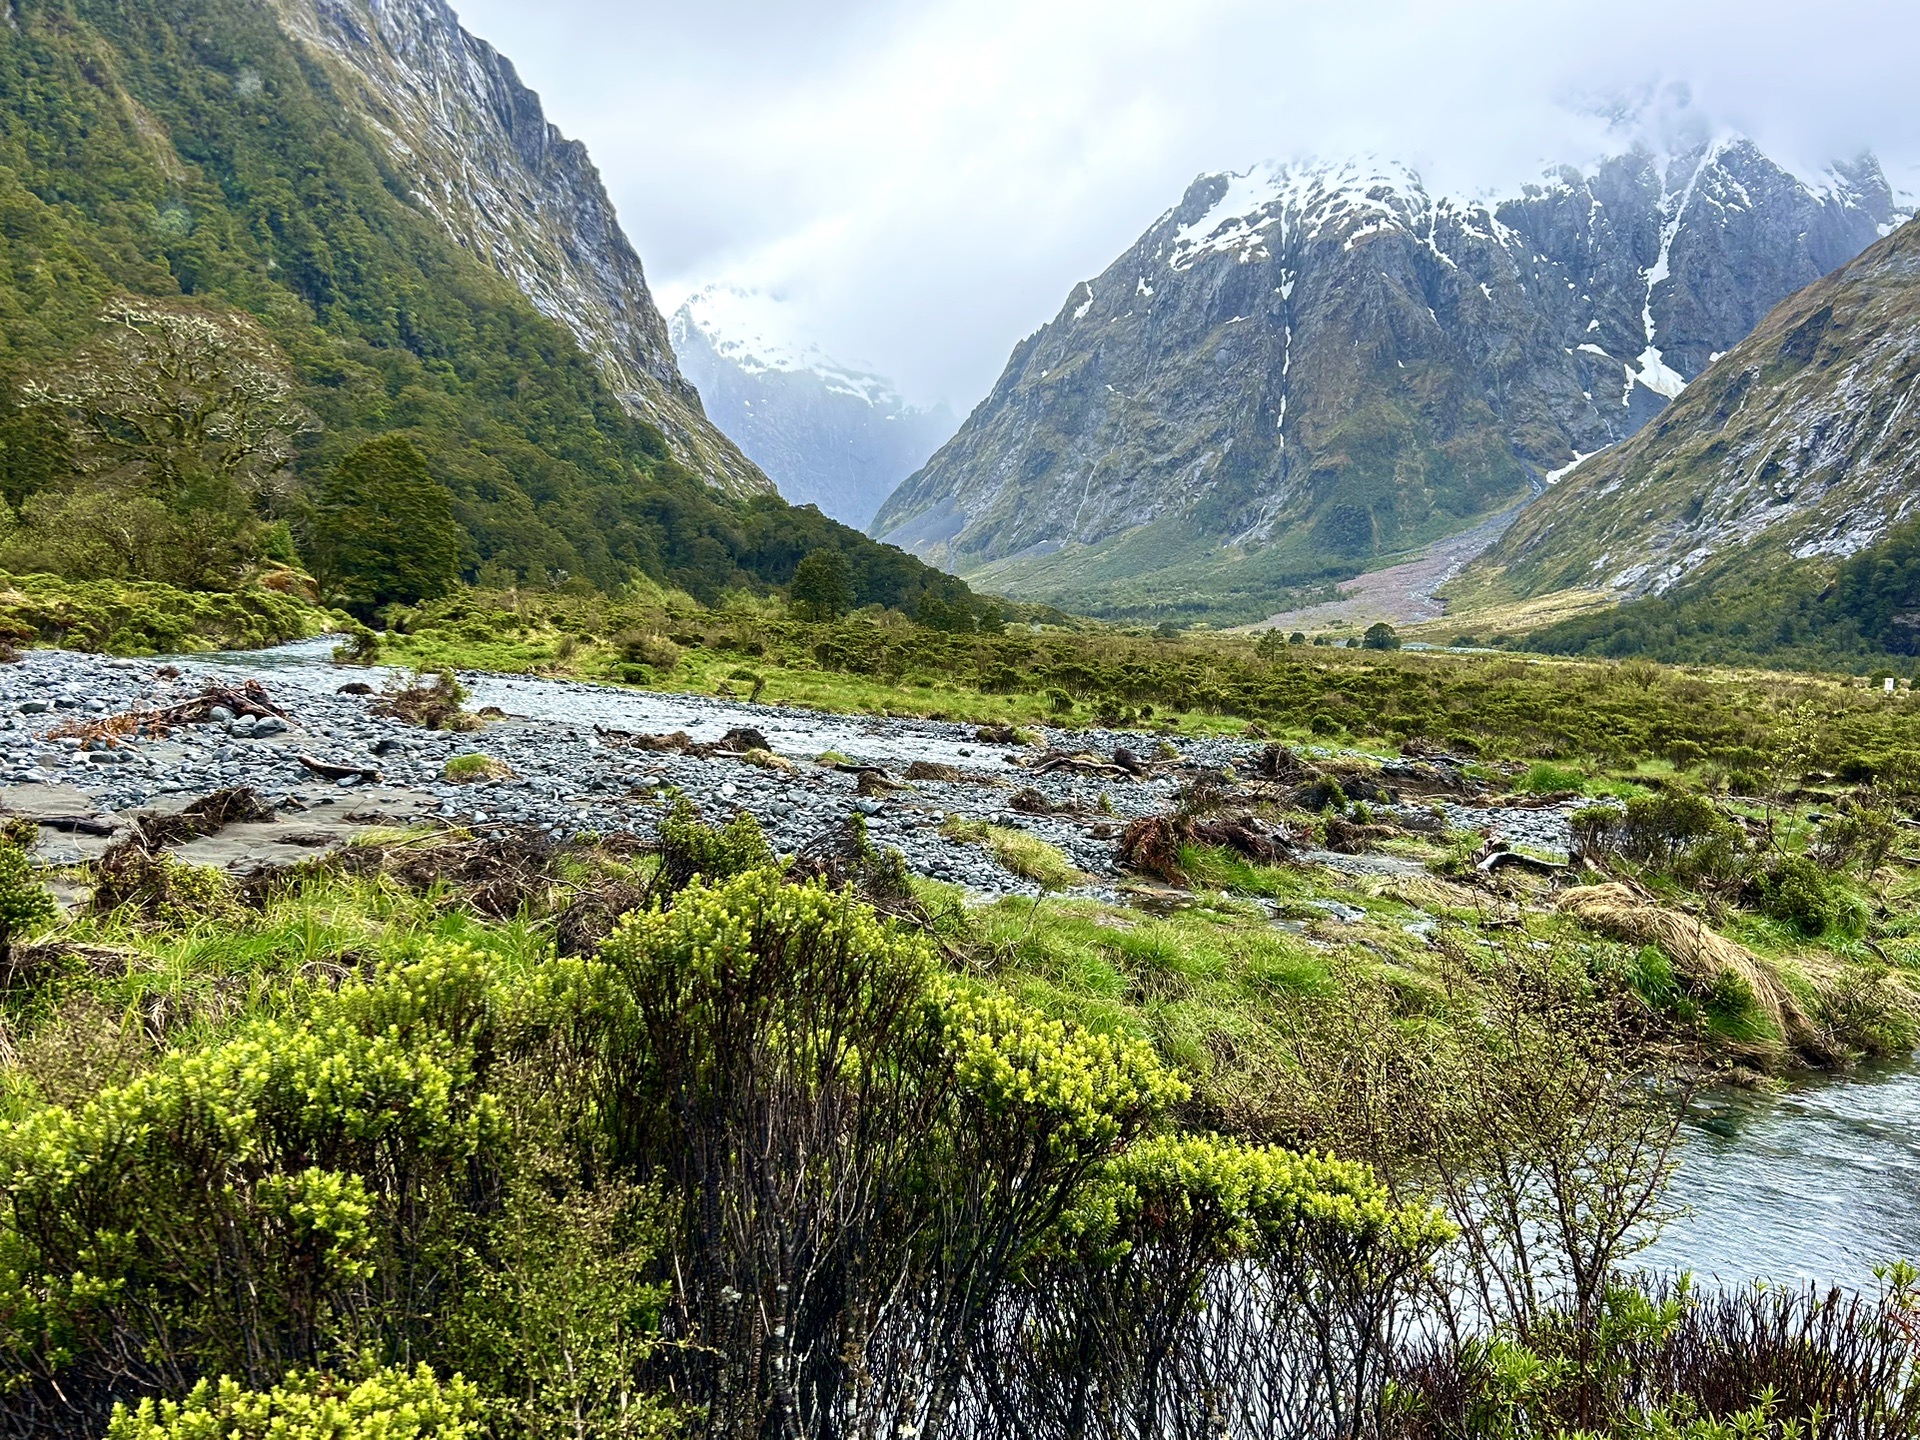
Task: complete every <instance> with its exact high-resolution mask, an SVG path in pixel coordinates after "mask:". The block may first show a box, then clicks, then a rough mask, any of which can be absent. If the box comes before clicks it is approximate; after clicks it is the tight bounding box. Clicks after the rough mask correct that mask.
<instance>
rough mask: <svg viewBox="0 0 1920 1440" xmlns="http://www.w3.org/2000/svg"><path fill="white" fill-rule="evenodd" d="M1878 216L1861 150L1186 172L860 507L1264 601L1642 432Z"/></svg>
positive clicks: (938, 536) (954, 553)
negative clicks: (1774, 157) (942, 439)
mask: <svg viewBox="0 0 1920 1440" xmlns="http://www.w3.org/2000/svg"><path fill="white" fill-rule="evenodd" d="M1897 218H1898V213H1897V210H1896V207H1895V204H1894V200H1893V196H1892V194H1891V192H1890V190H1889V188H1888V185H1887V183H1886V180H1885V178H1884V176H1883V175H1882V174H1881V172H1880V169H1879V166H1878V165H1877V164H1876V163H1875V162H1874V161H1872V160H1871V159H1868V158H1863V159H1861V160H1859V161H1856V162H1853V163H1851V164H1847V165H1840V166H1836V167H1834V168H1833V169H1832V170H1831V171H1830V172H1829V174H1828V175H1827V176H1826V177H1825V180H1824V182H1823V183H1822V184H1821V185H1818V186H1815V185H1810V184H1808V183H1806V182H1804V181H1802V180H1800V179H1799V178H1797V177H1795V176H1794V175H1792V174H1791V173H1789V172H1788V171H1786V170H1785V169H1783V168H1782V167H1781V166H1779V165H1777V164H1775V163H1774V162H1773V161H1771V160H1769V159H1768V158H1767V157H1766V156H1765V155H1764V154H1762V153H1761V152H1760V150H1759V149H1758V148H1757V147H1755V146H1754V145H1753V144H1752V143H1751V142H1749V141H1746V140H1742V139H1737V138H1736V139H1723V140H1719V141H1715V142H1713V143H1711V144H1706V145H1703V146H1701V147H1699V148H1697V149H1695V150H1693V151H1691V152H1689V153H1687V154H1681V155H1672V156H1655V155H1653V154H1651V153H1649V152H1647V151H1645V150H1635V151H1633V152H1631V153H1628V154H1624V155H1620V156H1615V157H1613V158H1610V159H1608V160H1606V161H1604V162H1602V163H1600V164H1599V165H1597V166H1595V167H1592V168H1590V169H1586V170H1582V169H1576V168H1572V167H1568V168H1563V169H1560V170H1557V171H1554V172H1552V173H1551V174H1549V175H1548V176H1547V177H1546V178H1545V179H1544V180H1543V181H1542V182H1541V183H1538V184H1534V185H1530V186H1527V187H1525V189H1524V190H1523V191H1522V193H1521V194H1520V195H1518V196H1516V197H1514V198H1512V199H1510V200H1505V201H1500V202H1483V201H1478V200H1463V199H1456V198H1451V197H1446V196H1433V195H1430V194H1429V193H1428V192H1427V190H1426V188H1425V186H1424V185H1423V184H1422V182H1421V180H1420V178H1419V177H1418V176H1417V175H1416V174H1414V173H1413V172H1411V171H1409V170H1407V169H1406V168H1404V167H1401V166H1396V165H1388V164H1377V163H1372V162H1367V163H1361V162H1352V163H1347V164H1341V165H1332V166H1310V167H1296V166H1264V167H1260V168H1258V169H1255V170H1253V171H1251V172H1249V173H1247V174H1244V175H1209V176H1203V177H1201V178H1200V179H1199V180H1196V181H1195V182H1194V183H1193V185H1192V186H1191V187H1190V188H1189V189H1188V191H1187V193H1186V195H1185V196H1184V197H1183V198H1182V200H1181V202H1180V203H1179V205H1177V206H1176V207H1174V208H1173V209H1172V210H1169V211H1168V212H1167V213H1166V214H1165V215H1163V216H1161V217H1160V219H1159V220H1157V221H1156V222H1155V223H1154V224H1153V225H1152V226H1151V227H1150V228H1149V229H1148V230H1147V232H1146V233H1145V234H1144V235H1143V236H1142V237H1141V238H1140V240H1139V241H1138V242H1136V244H1135V245H1134V246H1133V247H1132V248H1131V249H1130V250H1128V251H1127V253H1126V254H1125V255H1123V256H1122V257H1121V258H1120V259H1119V260H1117V261H1116V262H1115V263H1114V264H1113V265H1112V266H1110V267H1109V268H1108V269H1107V270H1106V271H1105V272H1104V273H1103V274H1102V275H1100V276H1099V277H1098V278H1096V279H1094V280H1091V281H1086V282H1083V283H1082V284H1080V285H1078V286H1076V287H1075V288H1074V290H1073V292H1072V293H1071V294H1070V295H1069V296H1068V298H1067V301H1066V303H1065V305H1064V306H1063V307H1062V309H1061V311H1060V313H1059V314H1058V315H1057V316H1056V317H1055V318H1054V319H1053V320H1052V321H1051V322H1050V323H1049V324H1047V325H1046V326H1044V327H1043V328H1042V329H1041V330H1039V331H1038V332H1037V333H1036V334H1034V335H1032V336H1030V337H1029V338H1028V339H1026V340H1025V341H1023V342H1022V343H1021V344H1020V345H1019V346H1018V347H1017V348H1016V350H1015V351H1014V353H1013V356H1012V358H1011V360H1010V361H1009V362H1008V365H1007V367H1006V369H1005V371H1004V373H1003V374H1002V376H1001V378H1000V380H999V382H998V383H997V384H996V385H995V387H994V389H993V391H992V393H991V394H990V395H989V396H988V397H987V399H986V400H984V401H983V402H982V403H981V404H980V406H979V407H978V408H977V409H976V410H975V411H974V413H973V414H972V415H971V416H970V417H969V418H968V420H967V421H966V423H965V424H964V425H963V426H962V427H961V429H960V432H959V433H958V434H957V435H956V436H955V437H954V438H953V440H951V441H950V442H949V443H948V444H947V445H945V446H944V447H942V449H941V450H940V451H939V452H938V453H937V454H935V456H934V457H933V459H932V460H931V461H930V462H929V463H928V464H927V466H926V467H925V468H924V469H922V470H921V471H920V472H919V473H918V474H916V475H914V476H913V477H911V478H910V479H909V480H908V481H907V482H906V484H904V485H903V486H902V487H901V488H900V490H899V491H897V492H896V493H895V494H894V496H893V497H892V498H890V499H889V500H888V502H887V503H886V505H884V506H883V507H882V508H881V511H880V514H879V515H878V516H877V517H876V519H875V521H874V523H873V525H872V526H871V527H870V529H871V530H872V531H873V533H875V534H878V535H881V536H883V537H885V538H886V539H888V540H890V541H892V542H893V543H896V544H900V545H903V546H906V547H907V548H909V549H911V550H913V551H914V552H915V553H917V554H920V555H922V556H924V557H926V558H928V559H930V560H933V561H935V562H936V563H939V564H941V565H944V566H946V567H948V568H950V569H952V570H955V571H956V572H958V573H960V574H964V575H968V576H971V577H975V578H978V579H981V580H983V581H985V582H987V583H990V584H992V585H994V586H996V587H1001V588H1004V589H1006V590H1008V591H1009V592H1011V593H1014V594H1018V595H1021V596H1023V597H1029V598H1035V599H1044V600H1049V601H1052V602H1054V603H1057V604H1062V605H1065V606H1067V607H1069V608H1079V609H1087V610H1093V611H1096V612H1102V613H1107V614H1111V615H1117V616H1129V617H1140V618H1151V617H1154V616H1157V615H1161V616H1181V615H1186V616H1204V617H1207V618H1211V619H1215V620H1222V621H1225V620H1246V619H1254V618H1258V617H1259V616H1261V615H1264V614H1266V613H1268V612H1269V611H1270V610H1272V609H1275V608H1279V605H1278V603H1277V602H1279V601H1281V600H1282V599H1284V598H1286V597H1287V596H1288V592H1289V591H1294V592H1298V590H1300V589H1301V588H1303V587H1311V586H1313V585H1316V584H1324V583H1325V582H1326V581H1328V580H1330V579H1335V578H1339V577H1343V576H1348V575H1352V574H1355V573H1358V572H1360V571H1362V570H1365V569H1371V568H1377V567H1378V566H1380V565H1382V564H1385V563H1387V562H1388V560H1389V559H1390V558H1392V557H1395V556H1398V555H1404V554H1406V553H1408V552H1410V551H1411V550H1413V549H1415V548H1416V547H1418V546H1420V545H1421V544H1423V543H1424V542H1426V541H1429V540H1433V539H1436V538H1438V537H1440V536H1443V535H1446V534H1448V533H1450V532H1455V531H1459V530H1462V529H1465V528H1467V527H1468V526H1469V525H1471V524H1474V523H1476V522H1477V521H1480V520H1482V519H1483V518H1485V517H1487V516H1490V515H1493V514H1497V513H1499V512H1500V511H1502V510H1504V509H1507V508H1509V507H1512V506H1514V505H1516V504H1517V503H1518V502H1519V501H1521V500H1523V499H1524V498H1525V497H1526V496H1527V495H1528V494H1529V493H1531V492H1535V491H1538V490H1539V489H1541V488H1543V487H1544V486H1546V485H1547V484H1550V483H1551V482H1552V481H1553V480H1554V479H1555V478H1557V476H1558V475H1560V474H1561V473H1564V472H1565V471H1566V470H1567V469H1568V468H1569V467H1570V466H1571V465H1572V464H1573V463H1574V462H1575V461H1576V460H1577V458H1578V457H1580V456H1583V455H1587V454H1591V453H1593V452H1596V451H1599V450H1602V449H1604V448H1606V447H1607V446H1610V445H1613V444H1616V443H1617V442H1619V441H1621V440H1623V439H1625V438H1627V437H1628V436H1629V435H1632V434H1633V433H1635V432H1636V431H1637V430H1638V429H1639V428H1640V427H1641V426H1642V425H1643V424H1644V423H1645V422H1646V421H1647V420H1649V419H1650V418H1652V417H1653V416H1654V415H1656V414H1658V413H1659V412H1660V410H1661V409H1662V408H1663V407H1664V406H1665V405H1666V404H1667V403H1668V401H1669V400H1670V399H1671V398H1672V397H1674V396H1675V395H1678V394H1680V393H1681V391H1682V389H1683V388H1684V386H1685V384H1686V383H1687V381H1688V380H1689V379H1691V378H1692V377H1694V376H1695V375H1697V374H1699V373H1700V371H1701V370H1702V369H1703V368H1705V367H1706V365H1707V364H1708V363H1709V361H1710V359H1711V357H1712V356H1713V355H1714V354H1716V353H1718V352H1721V351H1725V350H1729V349H1731V348H1732V347H1733V346H1734V345H1735V344H1736V343H1738V341H1739V340H1740V339H1741V338H1742V337H1743V336H1744V335H1745V334H1746V333H1747V332H1748V330H1749V329H1751V327H1752V326H1753V324H1754V323H1755V322H1756V321H1757V320H1758V319H1759V317H1760V316H1761V315H1762V314H1764V313H1765V311H1766V309H1767V308H1769V307H1770V306H1771V305H1773V304H1774V303H1776V302H1777V301H1779V300H1780V299H1782V298H1783V297H1785V296H1786V295H1787V294H1789V293H1791V292H1792V291H1793V290H1795V289H1798V288H1799V287H1801V286H1803V285H1805V284H1807V283H1809V282H1811V281H1813V280H1814V279H1816V278H1818V277H1819V276H1821V275H1823V274H1825V273H1826V272H1827V271H1829V270H1831V269H1833V268H1834V267H1835V266H1837V265H1840V264H1842V263H1844V262H1845V261H1847V260H1848V259H1850V258H1852V256H1854V255H1855V254H1857V253H1859V251H1860V250H1861V249H1863V248H1864V247H1865V246H1866V245H1868V244H1869V243H1871V242H1872V241H1873V240H1875V239H1876V238H1878V237H1879V235H1880V234H1881V233H1882V232H1883V230H1884V229H1885V228H1886V227H1888V226H1890V225H1891V224H1892V223H1894V221H1895V220H1896V219H1897Z"/></svg>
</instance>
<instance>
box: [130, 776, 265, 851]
mask: <svg viewBox="0 0 1920 1440" xmlns="http://www.w3.org/2000/svg"><path fill="white" fill-rule="evenodd" d="M279 818H280V814H279V812H278V811H277V810H275V809H274V808H273V806H272V805H271V804H269V803H268V802H267V800H266V798H265V797H264V796H262V795H261V794H260V792H259V791H258V790H255V789H254V788H253V787H252V786H251V785H234V786H229V787H228V788H227V789H225V790H216V791H214V792H213V794H211V795H203V796H201V797H200V798H199V799H198V800H195V801H194V802H193V803H192V804H191V805H189V806H187V807H186V809H184V810H182V811H180V812H179V813H178V814H174V815H151V814H149V815H139V816H136V817H135V818H134V822H133V824H134V831H135V834H134V835H133V836H130V837H128V838H129V841H131V842H134V843H138V844H140V845H142V846H144V847H146V848H147V849H149V850H156V849H159V848H160V847H162V846H166V845H179V844H182V843H184V842H186V841H189V840H197V839H199V838H200V837H201V836H204V835H217V834H219V833H220V831H222V830H224V829H226V828H227V826H229V825H265V824H270V823H271V822H273V821H275V820H277V819H279ZM123 843H125V842H123Z"/></svg>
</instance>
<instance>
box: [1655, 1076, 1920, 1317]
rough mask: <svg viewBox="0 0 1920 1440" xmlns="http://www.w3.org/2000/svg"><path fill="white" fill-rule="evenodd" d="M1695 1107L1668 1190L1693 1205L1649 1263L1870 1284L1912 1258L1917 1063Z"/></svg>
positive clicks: (1918, 1163)
mask: <svg viewBox="0 0 1920 1440" xmlns="http://www.w3.org/2000/svg"><path fill="white" fill-rule="evenodd" d="M1695 1109H1696V1111H1697V1112H1699V1114H1700V1116H1701V1119H1702V1122H1703V1123H1690V1124H1689V1125H1688V1126H1687V1129H1686V1144H1685V1147H1684V1150H1683V1152H1682V1157H1681V1164H1680V1171H1679V1174H1678V1175H1677V1176H1676V1177H1675V1182H1674V1187H1673V1198H1674V1199H1675V1200H1676V1201H1677V1202H1678V1203H1680V1204H1682V1205H1684V1206H1686V1207H1687V1208H1688V1209H1689V1211H1690V1212H1691V1213H1690V1214H1688V1215H1687V1216H1686V1217H1685V1218H1683V1219H1681V1220H1678V1221H1676V1222H1675V1223H1674V1224H1672V1225H1671V1226H1669V1227H1668V1229H1667V1230H1666V1232H1665V1233H1664V1234H1663V1235H1662V1236H1661V1237H1660V1240H1659V1242H1658V1243H1657V1244H1656V1245H1655V1246H1654V1247H1653V1248H1652V1249H1651V1250H1649V1251H1647V1252H1646V1254H1645V1255H1644V1256H1643V1257H1642V1259H1643V1261H1644V1262H1645V1263H1646V1264H1648V1265H1650V1266H1653V1267H1656V1268H1659V1269H1663V1270H1681V1269H1685V1270H1691V1271H1693V1272H1694V1274H1696V1275H1698V1276H1700V1277H1701V1278H1702V1279H1708V1278H1711V1279H1716V1280H1720V1281H1724V1282H1738V1281H1744V1280H1750V1279H1761V1278H1764V1279H1768V1280H1774V1281H1780V1282H1796V1281H1798V1282H1806V1281H1820V1282H1832V1283H1838V1284H1842V1285H1848V1286H1852V1287H1855V1288H1860V1289H1870V1288H1872V1286H1873V1284H1874V1279H1873V1267H1874V1266H1875V1265H1878V1264H1884V1263H1885V1262H1887V1261H1890V1260H1899V1259H1910V1258H1911V1259H1920V1063H1911V1062H1910V1063H1908V1064H1906V1065H1900V1066H1888V1067H1883V1068H1880V1069H1877V1070H1863V1071H1861V1072H1860V1073H1859V1074H1858V1075H1857V1076H1851V1077H1847V1078H1843V1079H1834V1080H1818V1081H1808V1082H1804V1083H1802V1084H1798V1085H1796V1086H1794V1087H1792V1088H1791V1089H1789V1090H1788V1091H1786V1092H1785V1093H1784V1094H1781V1095H1778V1096H1771V1097H1769V1096H1760V1095H1746V1094H1741V1093H1732V1094H1728V1093H1715V1094H1712V1095H1708V1096H1704V1097H1701V1098H1700V1099H1698V1100H1696V1101H1695Z"/></svg>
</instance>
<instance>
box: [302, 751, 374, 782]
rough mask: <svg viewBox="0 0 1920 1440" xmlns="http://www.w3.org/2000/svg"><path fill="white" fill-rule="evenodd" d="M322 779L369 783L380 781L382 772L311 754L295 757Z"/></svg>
mask: <svg viewBox="0 0 1920 1440" xmlns="http://www.w3.org/2000/svg"><path fill="white" fill-rule="evenodd" d="M293 758H294V759H296V760H298V761H299V762H300V763H301V764H302V765H304V766H306V767H307V769H309V770H311V771H312V772H313V773H314V774H316V775H318V776H319V777H320V778H321V779H322V780H347V779H353V780H361V781H364V782H365V783H367V784H369V785H378V784H379V783H380V772H379V771H378V770H369V769H367V768H366V767H365V766H364V765H334V764H331V763H329V762H328V761H325V760H316V759H314V758H313V756H311V755H296V756H294V757H293Z"/></svg>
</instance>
